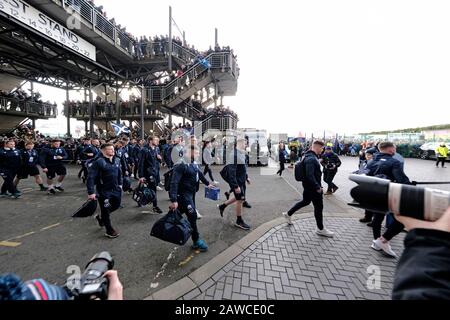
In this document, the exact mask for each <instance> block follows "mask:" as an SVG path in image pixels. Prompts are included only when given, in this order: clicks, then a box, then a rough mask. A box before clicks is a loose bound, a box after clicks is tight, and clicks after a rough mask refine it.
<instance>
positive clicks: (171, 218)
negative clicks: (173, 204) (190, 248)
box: [150, 210, 192, 246]
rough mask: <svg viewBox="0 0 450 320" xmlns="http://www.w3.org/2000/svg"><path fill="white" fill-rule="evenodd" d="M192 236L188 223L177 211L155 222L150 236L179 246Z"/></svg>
mask: <svg viewBox="0 0 450 320" xmlns="http://www.w3.org/2000/svg"><path fill="white" fill-rule="evenodd" d="M191 234H192V228H191V224H190V223H189V221H187V220H186V219H185V218H183V215H182V214H181V213H180V211H179V210H175V211H174V210H171V211H169V213H168V214H166V215H165V216H164V217H162V218H161V219H159V220H158V221H156V222H155V224H154V225H153V227H152V231H151V232H150V235H151V236H152V237H155V238H158V239H160V240H163V241H166V242H170V243H173V244H176V245H179V246H182V245H184V244H185V243H186V242H187V241H188V240H189V238H190V237H191Z"/></svg>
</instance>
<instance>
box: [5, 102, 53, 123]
mask: <svg viewBox="0 0 450 320" xmlns="http://www.w3.org/2000/svg"><path fill="white" fill-rule="evenodd" d="M0 111H1V112H8V113H11V114H15V115H23V116H26V117H45V118H55V117H56V116H57V115H58V109H57V107H56V106H55V105H51V104H48V103H42V102H33V101H27V100H20V99H16V98H7V97H0Z"/></svg>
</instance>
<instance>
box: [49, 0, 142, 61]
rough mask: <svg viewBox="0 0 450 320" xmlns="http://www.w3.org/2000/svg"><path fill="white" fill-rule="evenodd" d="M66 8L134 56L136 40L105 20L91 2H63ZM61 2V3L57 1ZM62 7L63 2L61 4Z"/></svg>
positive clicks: (72, 0) (67, 0) (66, 0)
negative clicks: (133, 48)
mask: <svg viewBox="0 0 450 320" xmlns="http://www.w3.org/2000/svg"><path fill="white" fill-rule="evenodd" d="M62 1H64V6H65V7H69V8H71V9H73V10H74V11H75V12H77V13H78V14H79V15H80V16H81V17H83V18H84V19H85V20H87V21H88V22H90V23H91V24H92V26H94V28H95V29H96V30H98V31H100V32H101V33H103V34H104V35H105V36H107V37H108V38H109V39H111V40H112V41H114V43H115V44H118V45H119V46H120V47H121V48H122V49H124V50H126V51H127V52H128V53H129V54H132V52H131V47H132V46H133V44H134V39H132V38H131V37H129V36H128V35H127V34H125V33H124V32H122V31H121V30H120V29H119V28H118V27H117V26H116V25H114V24H113V23H112V22H111V21H109V20H108V19H107V18H105V17H104V16H103V15H102V13H101V12H100V11H98V10H97V9H96V8H94V7H93V6H92V5H91V4H90V3H89V2H87V1H85V0H62ZM56 2H59V1H56ZM61 5H63V4H62V2H61Z"/></svg>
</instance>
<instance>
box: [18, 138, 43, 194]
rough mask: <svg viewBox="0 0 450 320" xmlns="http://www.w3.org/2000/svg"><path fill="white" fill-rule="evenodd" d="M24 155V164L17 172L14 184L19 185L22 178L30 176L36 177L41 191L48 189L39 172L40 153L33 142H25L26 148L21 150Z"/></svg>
mask: <svg viewBox="0 0 450 320" xmlns="http://www.w3.org/2000/svg"><path fill="white" fill-rule="evenodd" d="M21 156H22V166H21V167H20V169H19V172H18V173H17V177H16V179H15V180H14V185H15V186H16V188H17V186H18V185H19V182H20V180H22V179H27V178H28V176H30V177H34V178H35V179H36V184H37V185H38V186H39V187H40V189H41V191H47V188H46V187H44V184H43V182H42V178H41V176H40V174H39V168H38V164H39V153H38V152H37V151H36V150H35V149H34V143H33V142H31V141H30V142H27V143H26V144H25V150H22V151H21Z"/></svg>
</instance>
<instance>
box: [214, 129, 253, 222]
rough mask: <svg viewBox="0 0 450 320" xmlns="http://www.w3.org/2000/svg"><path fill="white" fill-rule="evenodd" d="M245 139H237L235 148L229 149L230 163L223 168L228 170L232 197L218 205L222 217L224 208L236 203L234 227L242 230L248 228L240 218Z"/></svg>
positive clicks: (246, 178)
mask: <svg viewBox="0 0 450 320" xmlns="http://www.w3.org/2000/svg"><path fill="white" fill-rule="evenodd" d="M245 144H246V140H245V139H243V138H242V139H238V140H237V145H236V149H235V150H232V151H231V156H232V158H231V159H234V161H233V160H231V159H230V160H231V163H228V162H227V163H228V164H227V165H226V166H225V168H224V170H226V171H227V172H228V181H227V182H228V184H229V185H230V188H231V190H233V193H234V198H233V199H230V200H227V201H226V202H225V203H223V204H221V205H220V206H218V208H219V211H220V215H221V216H222V217H223V212H224V211H225V208H226V207H227V206H229V205H231V204H233V203H236V223H235V224H234V225H235V226H236V227H238V228H241V229H243V230H250V226H249V225H248V224H246V223H245V222H244V220H243V219H242V204H243V202H244V201H245V191H246V182H247V180H248V175H247V163H246V153H245Z"/></svg>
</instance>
